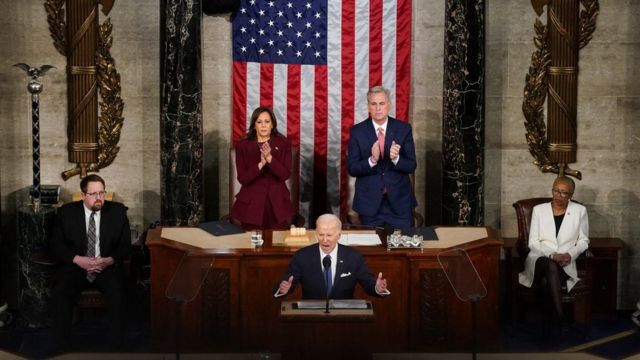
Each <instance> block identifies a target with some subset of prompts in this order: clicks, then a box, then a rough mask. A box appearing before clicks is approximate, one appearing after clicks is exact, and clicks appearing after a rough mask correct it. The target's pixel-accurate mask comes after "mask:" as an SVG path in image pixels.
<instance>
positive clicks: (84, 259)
mask: <svg viewBox="0 0 640 360" xmlns="http://www.w3.org/2000/svg"><path fill="white" fill-rule="evenodd" d="M73 263H74V264H76V265H78V266H80V267H81V268H82V269H84V270H86V271H87V272H90V273H100V272H102V271H103V270H104V269H106V268H107V267H109V266H110V265H112V264H113V258H112V257H111V256H109V257H89V256H79V255H76V256H75V257H74V258H73Z"/></svg>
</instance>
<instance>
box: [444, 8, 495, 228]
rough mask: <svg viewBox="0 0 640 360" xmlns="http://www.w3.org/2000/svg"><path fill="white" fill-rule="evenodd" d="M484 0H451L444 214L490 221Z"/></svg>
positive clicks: (449, 220) (464, 221)
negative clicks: (486, 212) (486, 216)
mask: <svg viewBox="0 0 640 360" xmlns="http://www.w3.org/2000/svg"><path fill="white" fill-rule="evenodd" d="M484 8H485V3H484V1H483V0H446V11H445V39H444V43H445V50H444V52H445V53H444V94H443V98H444V100H443V112H442V153H443V164H442V168H443V169H442V170H443V175H442V176H443V179H442V194H443V195H442V210H443V214H442V219H443V223H444V224H445V225H482V224H483V222H484V218H483V213H484V197H483V192H484V187H483V179H484V62H485V47H484V41H485V39H484V26H485V25H484V24H485V17H484Z"/></svg>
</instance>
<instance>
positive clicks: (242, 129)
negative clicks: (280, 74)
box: [231, 61, 247, 144]
mask: <svg viewBox="0 0 640 360" xmlns="http://www.w3.org/2000/svg"><path fill="white" fill-rule="evenodd" d="M246 74H247V64H246V63H244V62H240V61H234V62H233V75H232V76H233V85H232V86H233V105H232V106H233V108H232V111H233V114H232V118H233V121H232V127H231V132H232V139H233V143H234V144H235V143H236V142H237V141H238V140H239V139H240V138H241V137H243V136H244V135H245V134H246V132H247V120H246V119H247V105H246V103H247V93H246V90H247V82H246Z"/></svg>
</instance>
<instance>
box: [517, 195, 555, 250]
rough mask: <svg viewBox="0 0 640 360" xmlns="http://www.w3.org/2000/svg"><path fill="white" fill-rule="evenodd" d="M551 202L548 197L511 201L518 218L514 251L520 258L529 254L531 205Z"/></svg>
mask: <svg viewBox="0 0 640 360" xmlns="http://www.w3.org/2000/svg"><path fill="white" fill-rule="evenodd" d="M548 202H551V198H550V197H537V198H531V199H522V200H518V201H516V202H514V203H513V207H514V208H515V209H516V218H517V220H518V241H517V242H516V251H518V255H519V256H520V258H522V259H524V258H526V257H527V255H528V254H529V229H530V228H531V214H532V212H533V207H534V206H536V205H539V204H544V203H548Z"/></svg>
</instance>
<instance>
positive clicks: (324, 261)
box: [322, 256, 331, 314]
mask: <svg viewBox="0 0 640 360" xmlns="http://www.w3.org/2000/svg"><path fill="white" fill-rule="evenodd" d="M322 267H324V277H325V281H326V282H327V296H326V305H325V309H324V313H325V314H328V313H329V281H331V279H329V277H328V276H327V275H329V272H328V271H329V269H331V257H330V256H326V257H325V258H324V259H322Z"/></svg>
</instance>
